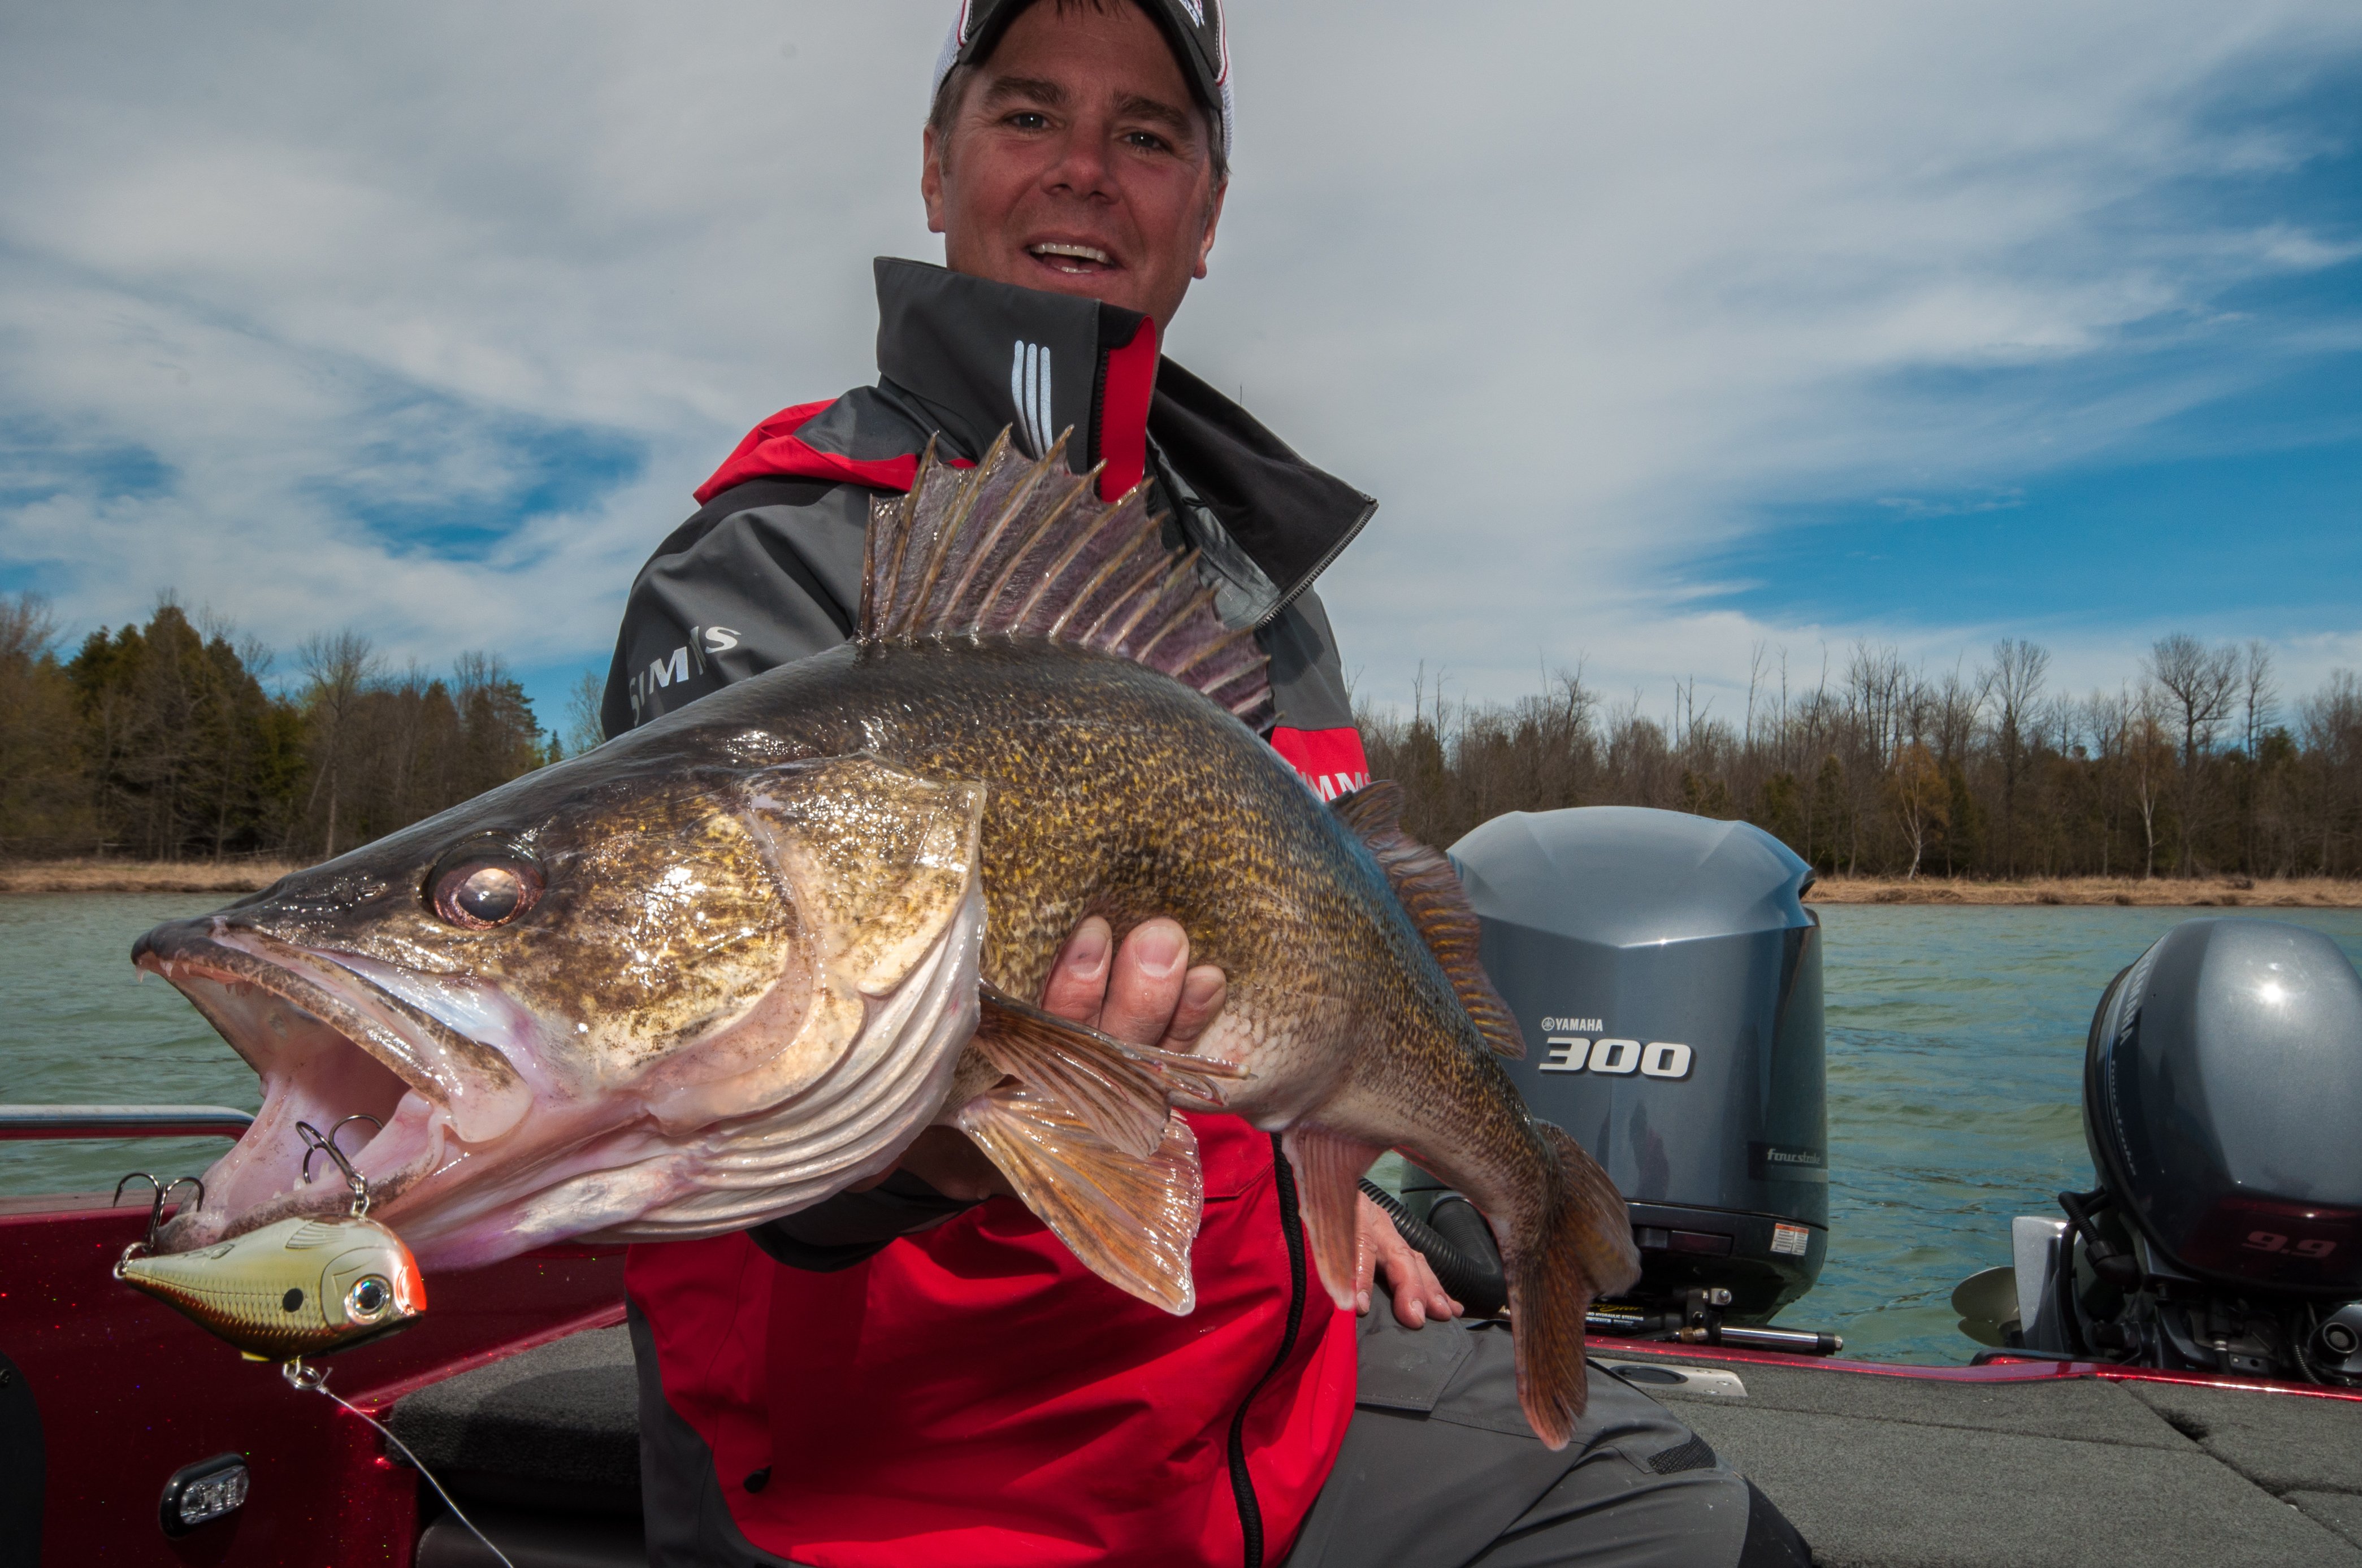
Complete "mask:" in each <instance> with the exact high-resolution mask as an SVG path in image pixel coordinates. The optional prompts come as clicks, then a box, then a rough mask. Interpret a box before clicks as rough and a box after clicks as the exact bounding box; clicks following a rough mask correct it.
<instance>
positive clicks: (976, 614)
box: [860, 430, 1271, 724]
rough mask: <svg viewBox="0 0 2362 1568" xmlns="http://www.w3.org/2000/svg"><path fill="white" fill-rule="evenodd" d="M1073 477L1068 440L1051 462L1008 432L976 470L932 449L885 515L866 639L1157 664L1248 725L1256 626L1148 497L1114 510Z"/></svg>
mask: <svg viewBox="0 0 2362 1568" xmlns="http://www.w3.org/2000/svg"><path fill="white" fill-rule="evenodd" d="M1097 485H1098V469H1096V468H1094V469H1093V470H1091V472H1090V473H1088V474H1071V473H1069V472H1067V470H1066V438H1065V436H1060V437H1059V438H1058V441H1057V443H1056V444H1054V445H1053V446H1052V447H1051V448H1050V450H1049V452H1048V453H1046V454H1045V455H1043V457H1042V459H1041V461H1039V462H1034V461H1032V460H1031V459H1029V458H1027V457H1026V456H1025V455H1023V454H1021V453H1020V452H1019V451H1017V449H1016V448H1015V447H1014V446H1012V445H1011V444H1010V439H1009V433H1008V432H1007V431H1005V430H1004V431H1002V432H1001V433H1000V436H999V439H998V440H996V441H995V442H994V443H993V444H992V449H991V450H990V451H988V452H987V453H986V454H985V455H984V460H983V461H982V462H980V463H978V464H977V466H975V467H973V468H954V467H951V466H948V465H946V464H944V463H940V462H938V461H936V458H935V450H934V446H933V444H932V443H930V444H928V447H927V452H926V455H925V456H924V457H922V459H920V462H919V473H918V477H917V478H915V479H914V480H912V481H911V492H910V494H909V495H907V496H904V497H903V498H901V499H900V500H880V501H879V502H877V505H876V506H875V507H874V508H873V509H872V510H871V512H870V518H869V534H868V538H867V541H866V545H865V548H864V552H863V559H862V568H863V569H862V576H863V582H862V587H861V630H860V637H861V640H862V641H865V642H912V641H919V640H920V639H922V638H931V637H988V636H1010V637H1041V638H1046V639H1048V640H1049V641H1054V642H1063V643H1065V644H1067V645H1069V646H1071V647H1076V648H1090V649H1094V650H1096V651H1098V652H1102V653H1112V654H1115V655H1117V656H1118V657H1120V658H1125V659H1130V660H1131V661H1132V662H1134V663H1140V664H1144V665H1146V666H1147V667H1148V668H1150V669H1152V670H1156V671H1159V672H1161V673H1163V674H1167V675H1170V676H1172V677H1173V678H1174V679H1175V680H1177V681H1179V682H1181V683H1182V684H1183V685H1187V686H1188V687H1190V688H1191V689H1193V690H1195V691H1198V692H1201V693H1203V694H1204V695H1205V696H1208V697H1209V698H1211V699H1212V700H1213V701H1214V702H1215V703H1216V704H1218V705H1219V706H1220V707H1223V708H1225V709H1227V710H1228V711H1230V712H1231V713H1233V714H1236V715H1237V716H1238V717H1239V718H1242V719H1244V720H1245V721H1246V722H1247V723H1249V724H1256V723H1260V722H1261V721H1263V720H1264V718H1267V717H1268V716H1269V713H1270V709H1271V681H1270V677H1269V675H1268V674H1267V672H1266V670H1265V667H1264V653H1263V649H1262V648H1261V646H1260V645H1258V644H1257V643H1256V641H1255V640H1254V632H1253V629H1252V628H1249V627H1236V628H1233V627H1229V626H1225V625H1223V624H1222V619H1221V617H1220V616H1219V615H1217V614H1216V613H1215V611H1214V592H1213V590H1212V589H1211V588H1208V587H1202V586H1200V585H1199V583H1198V570H1197V568H1198V556H1197V552H1195V551H1191V552H1190V553H1189V554H1186V555H1179V556H1175V555H1171V554H1167V553H1166V552H1165V549H1164V538H1163V534H1164V519H1163V518H1162V517H1153V516H1151V515H1150V514H1149V510H1148V488H1147V486H1146V485H1145V484H1144V483H1143V484H1141V485H1136V486H1134V487H1133V488H1131V490H1130V491H1128V492H1127V493H1126V494H1124V495H1122V496H1120V497H1119V498H1118V499H1116V500H1115V501H1114V502H1113V503H1111V504H1109V503H1102V502H1101V501H1100V500H1099V499H1098V490H1097Z"/></svg>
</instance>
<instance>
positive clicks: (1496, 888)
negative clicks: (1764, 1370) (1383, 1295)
mask: <svg viewBox="0 0 2362 1568" xmlns="http://www.w3.org/2000/svg"><path fill="white" fill-rule="evenodd" d="M1451 861H1452V863H1453V865H1454V866H1455V867H1456V868H1457V869H1458V870H1459V872H1460V879H1461V881H1462V883H1463V884H1465V886H1466V888H1467V890H1468V898H1469V902H1470V903H1471V904H1472V905H1474V907H1475V910H1476V914H1477V916H1478V917H1479V918H1480V920H1481V921H1482V923H1483V927H1484V945H1483V953H1484V961H1485V971H1486V972H1487V973H1488V974H1489V975H1491V977H1492V980H1493V983H1494V985H1495V986H1496V987H1497V988H1498V989H1499V991H1500V992H1501V995H1502V997H1503V999H1504V1000H1505V1001H1507V1003H1508V1004H1509V1009H1510V1011H1511V1012H1512V1013H1514V1014H1516V1015H1517V1017H1518V1024H1519V1025H1520V1026H1521V1027H1522V1028H1523V1030H1524V1031H1525V1036H1526V1056H1525V1058H1524V1059H1523V1060H1522V1061H1514V1062H1509V1063H1507V1064H1506V1065H1507V1068H1508V1071H1509V1076H1510V1078H1511V1079H1512V1080H1514V1081H1515V1082H1516V1083H1517V1085H1518V1091H1520V1092H1521V1093H1523V1094H1524V1095H1525V1097H1526V1103H1527V1104H1528V1106H1529V1108H1530V1109H1531V1110H1532V1112H1533V1113H1534V1114H1535V1115H1536V1116H1538V1117H1540V1118H1541V1119H1543V1120H1545V1121H1549V1122H1552V1123H1555V1124H1558V1125H1559V1126H1561V1127H1563V1128H1564V1129H1566V1131H1567V1132H1569V1133H1571V1134H1572V1135H1573V1136H1574V1137H1575V1139H1576V1140H1577V1141H1578V1142H1580V1143H1581V1144H1582V1145H1583V1146H1584V1147H1585V1148H1586V1149H1588V1150H1590V1151H1591V1153H1592V1155H1593V1157H1595V1158H1596V1159H1597V1160H1598V1161H1599V1163H1600V1164H1601V1165H1602V1166H1603V1167H1605V1168H1606V1171H1607V1174H1608V1175H1609V1176H1610V1177H1611V1178H1613V1179H1614V1180H1615V1182H1616V1185H1617V1188H1618V1190H1621V1191H1622V1192H1623V1194H1624V1196H1625V1198H1626V1200H1627V1201H1628V1208H1629V1210H1630V1212H1631V1217H1632V1228H1633V1234H1634V1237H1635V1239H1636V1240H1637V1241H1638V1242H1639V1246H1640V1259H1641V1275H1640V1283H1639V1286H1637V1287H1636V1288H1634V1290H1633V1291H1632V1292H1631V1293H1630V1294H1629V1296H1628V1298H1626V1299H1624V1300H1621V1301H1617V1302H1607V1303H1603V1304H1602V1305H1601V1306H1600V1307H1599V1308H1598V1309H1597V1310H1595V1316H1594V1318H1593V1326H1594V1327H1595V1328H1596V1329H1600V1330H1603V1331H1604V1332H1620V1333H1627V1334H1666V1335H1678V1336H1679V1337H1682V1338H1684V1339H1689V1340H1695V1341H1705V1342H1708V1343H1733V1344H1737V1343H1747V1344H1750V1345H1755V1346H1759V1347H1762V1348H1776V1349H1782V1350H1794V1351H1805V1352H1812V1353H1819V1354H1827V1352H1829V1351H1832V1350H1835V1349H1837V1348H1838V1340H1837V1339H1836V1337H1835V1336H1833V1335H1828V1334H1813V1333H1804V1332H1795V1331H1790V1330H1767V1329H1742V1328H1739V1327H1736V1326H1734V1327H1732V1328H1730V1329H1729V1330H1727V1331H1726V1330H1725V1329H1724V1327H1723V1324H1724V1322H1725V1321H1726V1320H1727V1321H1728V1322H1729V1323H1731V1324H1733V1325H1743V1324H1760V1323H1762V1322H1763V1321H1765V1320H1767V1319H1769V1318H1770V1317H1771V1314H1772V1313H1774V1312H1775V1311H1777V1310H1779V1309H1780V1308H1782V1307H1783V1306H1785V1305H1786V1304H1787V1303H1789V1302H1791V1301H1794V1299H1797V1298H1798V1297H1800V1296H1802V1295H1804V1294H1805V1291H1807V1290H1809V1289H1810V1288H1812V1285H1813V1281H1814V1279H1815V1278H1816V1277H1817V1276H1818V1275H1819V1274H1820V1270H1821V1262H1822V1259H1823V1257H1824V1256H1825V1255H1826V1254H1827V1249H1828V1157H1827V1147H1828V1142H1827V1106H1826V1099H1825V1092H1824V1083H1823V1069H1824V1058H1823V1039H1822V1025H1821V947H1820V926H1819V923H1818V922H1817V921H1816V919H1815V918H1814V916H1813V915H1812V913H1811V912H1810V911H1809V910H1807V909H1805V906H1804V905H1803V903H1802V902H1801V895H1802V894H1803V893H1804V890H1805V887H1806V886H1808V885H1809V884H1810V883H1811V882H1812V870H1811V868H1810V867H1808V866H1807V865H1805V862H1804V861H1801V860H1799V859H1797V858H1796V856H1795V855H1794V853H1792V852H1791V851H1790V850H1789V849H1788V848H1787V846H1786V845H1784V844H1783V843H1781V842H1780V840H1778V839H1774V838H1773V837H1772V836H1771V834H1769V833H1766V832H1764V831H1763V830H1762V829H1760V828H1755V827H1751V826H1749V824H1747V823H1744V822H1723V821H1716V820H1715V819H1713V818H1710V817H1692V816H1689V815H1686V814H1684V813H1682V812H1674V811H1652V810H1647V809H1643V808H1640V807H1636V806H1584V807H1578V808H1575V809H1573V810H1567V811H1551V812H1541V813H1527V812H1511V813H1509V814H1508V815H1507V816H1503V817H1495V818H1494V819H1493V820H1492V821H1490V822H1487V823H1485V824H1484V825H1483V826H1482V827H1480V828H1476V829H1475V830H1474V831H1473V832H1471V833H1470V834H1468V836H1467V837H1465V838H1463V839H1461V840H1460V841H1459V842H1458V843H1457V844H1454V845H1453V846H1452V847H1451ZM1422 1180H1424V1179H1423V1178H1421V1177H1419V1176H1418V1175H1417V1174H1416V1173H1414V1174H1413V1176H1412V1183H1413V1185H1414V1187H1416V1186H1417V1184H1418V1183H1419V1182H1420V1181H1422ZM1405 1196H1406V1198H1415V1197H1416V1194H1415V1192H1414V1191H1411V1190H1407V1191H1406V1194H1405Z"/></svg>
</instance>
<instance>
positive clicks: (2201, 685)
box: [2143, 631, 2239, 876]
mask: <svg viewBox="0 0 2362 1568" xmlns="http://www.w3.org/2000/svg"><path fill="white" fill-rule="evenodd" d="M2143 667H2144V668H2145V669H2146V670H2147V674H2148V678H2149V679H2150V680H2152V681H2154V682H2156V683H2157V685H2158V689H2159V690H2161V691H2162V692H2164V694H2165V696H2166V697H2167V699H2168V700H2169V702H2170V703H2171V704H2172V712H2173V716H2174V718H2175V719H2176V721H2177V722H2178V723H2179V725H2180V730H2181V790H2180V795H2181V823H2180V839H2181V854H2180V861H2179V866H2178V869H2179V872H2180V874H2181V875H2183V876H2191V875H2194V874H2195V873H2196V872H2197V859H2196V853H2195V850H2194V849H2193V842H2194V840H2195V838H2196V835H2197V829H2198V788H2199V773H2198V757H2199V754H2200V753H2201V752H2202V751H2210V750H2212V749H2213V744H2214V731H2215V729H2216V728H2217V727H2218V726H2220V725H2221V724H2222V722H2223V721H2224V719H2225V718H2229V717H2230V716H2231V702H2232V698H2233V697H2234V696H2235V695H2236V693H2237V691H2238V687H2239V652H2238V650H2237V649H2235V648H2228V647H2224V648H2209V647H2207V646H2206V645H2205V644H2204V643H2202V642H2201V641H2198V639H2196V638H2195V637H2192V636H2190V635H2189V634H2188V633H2186V632H2180V631H2177V632H2175V633H2173V634H2172V635H2171V636H2169V637H2160V638H2158V640H2157V643H2156V646H2155V647H2153V648H2152V649H2150V651H2149V656H2148V658H2147V660H2145V661H2144V662H2143Z"/></svg>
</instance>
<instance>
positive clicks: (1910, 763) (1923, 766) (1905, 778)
mask: <svg viewBox="0 0 2362 1568" xmlns="http://www.w3.org/2000/svg"><path fill="white" fill-rule="evenodd" d="M1887 788H1888V790H1889V791H1890V792H1891V793H1892V794H1893V796H1894V817H1895V820H1896V821H1898V822H1899V823H1901V824H1902V826H1903V837H1904V840H1905V841H1906V842H1908V843H1909V844H1910V846H1911V864H1910V867H1909V869H1907V870H1906V871H1904V873H1903V880H1904V881H1905V882H1911V881H1914V880H1915V879H1916V878H1917V877H1918V875H1919V862H1920V861H1921V860H1922V859H1923V858H1925V856H1926V852H1927V834H1928V830H1929V829H1930V828H1938V827H1941V826H1943V825H1944V824H1945V823H1946V822H1947V821H1948V820H1949V819H1950V804H1951V802H1950V796H1949V792H1948V790H1947V789H1946V788H1945V784H1944V774H1943V770H1941V769H1940V768H1938V767H1937V766H1936V759H1935V758H1934V757H1932V756H1930V755H1928V752H1927V748H1926V746H1925V745H1923V744H1921V743H1920V742H1919V741H1916V740H1914V741H1913V742H1911V744H1910V745H1909V746H1907V747H1905V748H1904V751H1903V753H1902V755H1900V756H1898V757H1896V758H1895V759H1894V772H1893V774H1892V775H1891V776H1890V777H1889V778H1888V780H1887Z"/></svg>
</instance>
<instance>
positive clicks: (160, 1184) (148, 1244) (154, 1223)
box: [106, 1170, 205, 1252]
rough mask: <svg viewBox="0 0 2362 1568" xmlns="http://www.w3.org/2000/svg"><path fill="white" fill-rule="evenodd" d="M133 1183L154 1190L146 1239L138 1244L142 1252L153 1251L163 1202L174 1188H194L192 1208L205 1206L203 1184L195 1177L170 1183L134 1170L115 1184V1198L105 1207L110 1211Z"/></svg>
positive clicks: (162, 1224)
mask: <svg viewBox="0 0 2362 1568" xmlns="http://www.w3.org/2000/svg"><path fill="white" fill-rule="evenodd" d="M135 1181H144V1182H146V1183H147V1184H148V1185H149V1186H150V1187H152V1188H154V1189H155V1190H156V1194H155V1197H154V1198H153V1199H152V1200H151V1201H149V1205H148V1235H147V1239H146V1240H144V1241H141V1242H139V1243H138V1247H139V1249H140V1250H141V1251H143V1252H149V1251H153V1250H154V1249H155V1245H156V1238H157V1237H158V1236H159V1235H160V1234H162V1232H163V1229H164V1200H165V1199H166V1198H168V1197H170V1196H171V1193H172V1191H173V1190H174V1189H175V1188H178V1187H180V1186H181V1185H182V1184H183V1183H186V1184H187V1185H189V1186H191V1187H193V1188H195V1189H196V1190H197V1201H196V1202H195V1204H194V1205H193V1207H195V1208H199V1209H202V1208H204V1206H205V1184H204V1182H202V1181H200V1180H198V1179H196V1178H195V1177H193V1176H176V1177H174V1178H173V1179H171V1180H170V1181H159V1180H157V1179H155V1178H154V1177H152V1176H150V1175H149V1174H148V1173H147V1172H146V1171H144V1170H135V1171H133V1172H132V1173H131V1174H130V1175H128V1176H127V1177H125V1178H124V1179H122V1180H120V1181H118V1182H116V1184H115V1196H114V1197H113V1198H110V1199H108V1200H107V1204H106V1206H107V1207H108V1208H110V1209H112V1208H114V1207H115V1205H116V1204H117V1203H120V1202H122V1201H123V1190H124V1189H125V1188H127V1187H128V1186H130V1185H131V1184H132V1183H133V1182H135Z"/></svg>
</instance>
